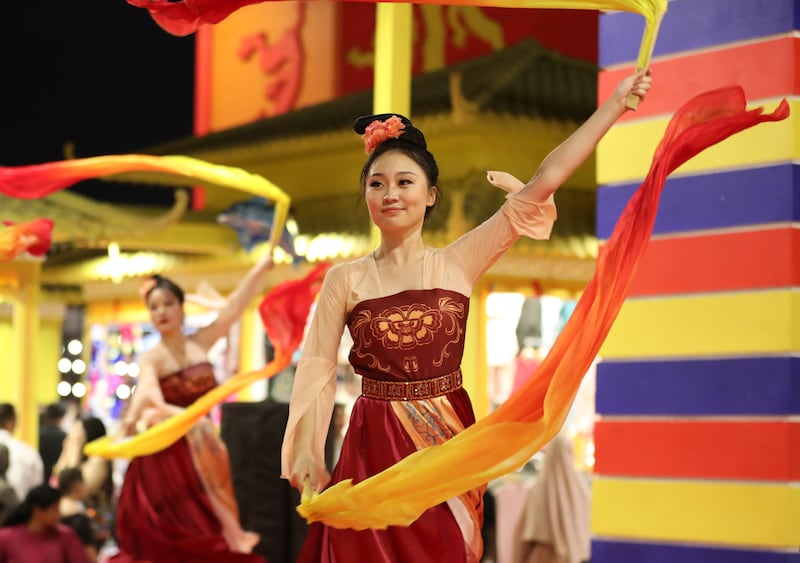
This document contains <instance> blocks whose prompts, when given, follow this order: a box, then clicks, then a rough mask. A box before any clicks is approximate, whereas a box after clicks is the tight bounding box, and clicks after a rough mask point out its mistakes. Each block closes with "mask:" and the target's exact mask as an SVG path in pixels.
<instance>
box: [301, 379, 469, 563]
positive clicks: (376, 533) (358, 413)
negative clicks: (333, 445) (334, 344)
mask: <svg viewBox="0 0 800 563" xmlns="http://www.w3.org/2000/svg"><path fill="white" fill-rule="evenodd" d="M448 399H449V400H450V402H451V404H452V405H453V407H454V408H455V411H456V413H457V414H458V417H459V419H460V420H461V422H462V423H463V424H464V426H465V427H466V426H469V425H471V424H472V423H474V422H475V417H474V414H473V412H472V405H471V403H470V401H469V397H468V396H467V393H466V392H465V391H464V390H463V389H459V390H457V391H454V392H453V393H450V394H449V396H448ZM414 451H416V447H415V445H414V443H413V442H412V441H411V438H410V437H409V436H408V434H407V432H406V431H405V429H404V428H403V426H402V424H401V423H400V421H399V420H398V418H397V416H396V415H395V414H394V411H393V410H392V407H391V403H390V402H389V401H382V400H378V399H369V398H366V397H363V396H362V397H359V398H358V399H357V400H356V402H355V405H354V406H353V413H352V414H351V416H350V424H349V426H348V429H347V434H346V435H345V437H344V440H343V442H342V451H341V454H340V456H339V461H338V463H337V464H336V467H335V468H334V470H333V474H332V475H331V482H330V484H329V486H330V485H332V484H334V483H338V482H339V481H341V480H343V479H353V482H354V483H358V482H359V481H363V480H364V479H366V478H367V477H370V476H372V475H374V474H376V473H378V472H380V471H383V470H384V469H386V468H387V467H389V466H391V465H393V464H394V463H396V462H397V461H399V460H400V459H403V458H404V457H406V456H407V455H409V454H411V453H413V452H414ZM442 478H443V479H446V478H447V476H446V475H443V476H442ZM466 560H467V556H466V549H465V545H464V538H463V536H462V534H461V530H460V529H459V527H458V524H457V523H456V520H455V518H454V517H453V514H452V512H450V508H448V506H447V504H444V503H443V504H439V505H436V506H434V507H432V508H429V509H428V510H426V511H425V512H424V513H423V514H422V516H420V517H419V518H418V519H417V520H416V521H415V522H414V523H413V524H411V525H410V526H408V527H399V526H391V527H389V528H387V529H386V530H361V531H358V530H350V529H344V530H342V529H337V528H331V527H329V526H326V525H324V524H322V523H319V522H315V523H314V524H312V525H311V526H310V528H309V532H308V536H307V537H306V541H305V543H304V544H303V549H302V551H301V553H300V557H299V558H298V560H297V562H298V563H316V562H320V563H392V562H394V563H408V562H412V561H413V562H414V563H464V561H466Z"/></svg>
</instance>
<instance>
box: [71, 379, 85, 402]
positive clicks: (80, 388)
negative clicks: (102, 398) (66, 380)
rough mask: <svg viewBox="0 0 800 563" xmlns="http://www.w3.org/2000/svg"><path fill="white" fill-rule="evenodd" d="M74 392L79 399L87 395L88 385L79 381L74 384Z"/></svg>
mask: <svg viewBox="0 0 800 563" xmlns="http://www.w3.org/2000/svg"><path fill="white" fill-rule="evenodd" d="M72 394H73V395H75V396H76V397H78V398H79V399H80V398H81V397H83V396H84V395H86V385H84V384H83V383H81V382H80V381H78V382H77V383H74V384H73V385H72Z"/></svg>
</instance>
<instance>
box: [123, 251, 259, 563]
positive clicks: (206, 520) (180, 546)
mask: <svg viewBox="0 0 800 563" xmlns="http://www.w3.org/2000/svg"><path fill="white" fill-rule="evenodd" d="M271 268H272V258H271V257H270V256H269V255H266V256H265V257H264V258H262V259H261V260H259V261H258V262H256V264H255V265H254V266H253V267H252V268H251V269H250V271H249V272H248V274H247V275H246V276H245V277H244V278H243V279H242V280H241V282H240V283H239V285H238V287H237V288H236V289H235V290H234V291H233V292H232V293H231V295H230V297H229V298H228V300H227V304H226V305H225V306H224V307H223V308H222V309H220V311H219V313H218V315H217V318H216V319H215V320H214V321H213V322H211V324H209V325H207V326H204V327H202V328H199V329H198V330H197V332H195V333H193V334H191V335H188V336H187V335H186V334H185V333H184V310H183V302H184V293H183V290H182V289H181V288H180V287H179V286H178V285H176V284H175V283H174V282H173V281H171V280H169V279H167V278H164V277H161V276H155V277H153V278H150V279H148V280H146V281H145V283H144V285H143V286H142V290H141V293H142V297H143V299H144V301H145V304H146V305H147V309H148V310H149V312H150V319H151V321H152V323H153V326H154V327H155V329H156V330H157V331H158V332H159V334H160V336H161V341H160V342H159V343H158V344H156V345H155V346H154V347H153V348H151V349H150V350H148V351H146V352H145V353H144V354H142V356H141V359H140V361H139V368H140V370H139V378H138V383H137V386H136V392H135V393H134V394H133V397H132V399H131V403H130V405H129V408H128V409H127V411H126V413H125V415H124V416H123V421H122V422H123V428H122V431H123V434H130V433H133V432H134V431H136V432H142V431H144V430H146V429H147V428H148V427H149V426H151V425H153V424H157V423H159V422H161V421H164V420H167V419H168V418H169V417H171V416H173V415H175V414H178V413H180V412H182V411H183V409H185V408H186V407H188V406H189V405H191V404H192V403H193V402H194V401H195V400H197V399H198V398H199V397H201V396H202V395H204V394H205V393H207V392H208V391H210V390H211V389H213V388H214V387H215V386H216V385H217V381H216V378H215V375H214V370H213V366H212V365H211V363H210V362H209V359H208V350H209V348H211V346H212V345H213V344H214V343H215V342H216V341H217V340H219V339H220V338H222V337H223V336H225V335H227V334H228V331H229V330H230V327H231V326H232V325H233V323H234V322H236V320H238V319H239V317H240V316H241V314H242V313H243V312H244V310H245V307H247V305H248V304H250V302H251V301H252V300H253V299H254V298H255V297H256V295H258V293H259V292H260V290H261V287H262V283H263V276H264V274H266V273H267V271H269V270H270V269H271ZM116 537H117V540H118V544H119V549H120V552H119V554H118V555H116V556H115V557H114V558H112V561H115V562H117V561H118V562H120V563H127V562H135V561H140V560H146V561H154V562H158V563H173V562H176V563H177V562H184V561H186V562H189V561H191V562H193V563H195V562H196V563H201V562H202V563H212V562H213V563H216V562H219V563H223V562H224V563H234V562H236V563H256V562H263V558H262V557H261V556H260V555H257V554H255V553H252V550H253V548H254V547H255V546H256V544H257V543H258V541H259V537H258V534H255V533H252V532H245V531H244V530H242V528H241V526H240V523H239V509H238V505H237V502H236V498H235V496H234V492H233V480H232V477H231V473H230V464H229V460H228V450H227V448H226V447H225V444H224V443H223V442H222V440H221V439H220V438H219V435H218V432H217V429H216V428H215V427H214V425H213V424H212V422H211V421H210V420H209V419H208V418H201V419H200V420H199V421H198V422H196V423H195V424H194V426H193V427H192V428H191V430H189V432H188V433H187V434H186V435H185V436H184V437H183V438H181V439H180V440H178V441H177V442H175V443H173V444H172V445H170V446H169V447H167V448H165V449H163V450H161V451H158V452H156V453H154V454H151V455H145V456H140V457H137V458H134V459H133V460H132V461H131V463H130V465H128V469H127V471H126V473H125V478H124V481H123V484H122V491H121V493H120V498H119V502H118V504H117V512H116Z"/></svg>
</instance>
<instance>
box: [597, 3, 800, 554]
mask: <svg viewBox="0 0 800 563" xmlns="http://www.w3.org/2000/svg"><path fill="white" fill-rule="evenodd" d="M798 22H800V0H674V1H672V2H670V3H669V9H668V12H667V14H666V16H665V18H664V20H663V23H662V27H661V30H660V32H659V36H658V39H657V42H656V48H655V53H654V57H655V58H654V62H653V65H652V68H653V77H654V81H655V82H654V86H653V90H652V91H651V93H650V94H649V95H648V98H647V100H646V102H645V103H644V104H642V106H641V107H640V109H639V111H638V112H636V113H629V114H628V115H626V116H625V117H624V118H623V119H622V120H621V121H620V122H619V123H618V124H617V125H616V126H615V127H614V129H612V131H610V132H609V134H608V135H607V136H606V138H605V139H604V140H603V142H602V143H601V145H600V147H598V151H597V158H598V160H597V173H598V184H599V185H600V188H599V191H598V205H597V235H598V238H600V239H601V240H603V239H607V238H608V236H609V235H610V233H611V230H612V229H613V226H614V224H615V222H616V220H617V218H618V217H619V214H620V212H621V210H622V208H623V206H624V205H625V203H626V202H627V200H628V198H629V197H630V195H631V194H632V193H633V191H634V190H635V189H636V188H637V187H638V185H639V183H640V182H641V180H642V179H643V178H644V175H645V174H646V172H647V169H648V167H649V164H650V160H651V157H652V154H653V151H654V149H655V146H656V144H657V143H658V141H659V140H660V138H661V136H662V134H663V132H664V129H665V126H666V124H667V122H668V120H669V118H670V116H671V115H672V113H673V112H674V111H675V110H676V109H677V108H678V107H679V106H680V105H682V104H683V103H684V102H686V101H688V100H689V99H690V98H692V97H694V96H695V95H697V94H699V93H701V92H703V91H707V90H712V89H715V88H720V87H724V86H729V85H732V84H739V85H741V86H742V87H743V88H744V90H745V93H746V95H747V99H748V101H749V103H750V104H752V105H753V106H755V105H759V106H765V107H766V108H767V110H772V109H773V108H774V107H775V106H776V105H777V102H778V101H779V100H780V99H781V98H783V97H786V98H788V99H789V101H790V105H791V111H792V115H791V116H790V117H789V119H787V120H785V121H782V122H779V123H775V124H764V125H760V126H757V127H755V128H753V129H751V130H748V131H745V132H743V133H741V134H739V135H736V136H734V137H733V138H731V139H728V140H727V141H725V142H723V143H721V144H719V145H717V146H715V147H712V148H711V149H709V150H707V151H705V152H704V153H703V154H701V155H699V156H698V157H696V158H695V159H693V160H691V161H690V162H688V163H686V164H685V165H684V166H683V167H681V168H680V169H679V170H678V171H676V172H675V173H674V174H673V175H672V177H671V178H670V179H669V180H668V182H667V186H666V188H665V190H664V193H663V196H662V199H661V205H660V208H659V215H658V219H657V221H656V225H655V230H654V237H653V240H652V242H651V244H650V245H649V247H648V250H647V254H646V255H645V257H644V258H643V260H642V263H641V265H640V267H639V269H638V271H637V276H636V279H635V282H634V285H633V287H632V289H631V296H630V297H629V299H628V300H627V301H626V303H625V306H624V307H623V310H622V312H621V313H620V316H619V318H618V319H617V322H616V323H615V325H614V328H613V329H612V332H611V334H610V335H609V337H608V339H607V341H606V343H605V345H604V347H603V349H602V350H601V358H602V362H601V363H600V364H599V366H598V372H597V412H598V415H599V418H598V421H597V424H596V427H595V445H596V466H595V476H594V480H593V488H592V499H593V506H592V534H593V541H592V563H672V562H678V561H680V562H682V563H701V562H702V563H722V562H725V563H731V562H735V563H745V562H747V563H790V562H791V563H798V562H800V486H798V484H799V483H800V422H799V421H798V414H800V291H798V288H800V228H798V221H800V169H798V165H797V164H796V163H798V162H800V146H798V145H799V144H800V103H798V93H799V92H800V37H799V36H798V34H797V31H796V30H797V29H798V28H799V26H798ZM642 29H643V21H641V18H640V17H639V16H636V15H632V14H628V13H609V14H604V15H603V16H601V18H600V34H599V36H600V39H599V41H600V45H599V59H600V65H601V67H602V68H603V71H602V72H601V76H600V81H599V96H600V99H604V98H605V97H606V96H607V95H608V93H610V91H611V90H612V89H613V87H614V86H615V85H616V84H617V83H618V81H619V80H620V79H621V78H622V77H623V76H625V75H626V74H628V73H629V72H631V69H632V68H633V66H634V58H635V55H636V53H637V50H638V44H639V41H640V39H641V34H642Z"/></svg>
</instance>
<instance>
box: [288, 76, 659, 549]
mask: <svg viewBox="0 0 800 563" xmlns="http://www.w3.org/2000/svg"><path fill="white" fill-rule="evenodd" d="M650 83H651V79H650V76H649V72H645V71H641V72H637V73H635V74H632V75H631V76H628V77H626V78H625V79H624V80H622V81H621V82H620V83H619V85H618V86H617V88H616V89H615V91H614V93H613V94H612V95H611V96H609V98H608V99H607V100H606V101H604V102H603V103H602V104H601V105H600V107H599V108H598V109H597V110H596V111H595V112H594V113H593V114H592V116H591V117H589V119H588V120H587V121H586V122H585V123H584V124H583V125H581V126H580V128H578V130H577V131H576V132H575V133H573V134H572V135H571V136H570V137H569V138H568V139H567V140H566V141H564V142H563V143H562V144H561V145H559V146H558V147H556V148H555V149H554V150H553V151H552V152H550V154H549V155H548V156H547V157H545V159H544V160H543V161H542V162H541V164H540V165H539V167H538V170H537V171H536V173H535V174H534V175H533V176H532V178H531V180H530V181H529V182H528V183H527V184H523V183H522V182H520V181H519V180H516V178H513V177H510V175H507V174H503V173H495V172H490V173H489V180H490V182H492V183H493V184H494V185H496V186H497V187H500V188H502V189H504V190H506V191H508V192H509V196H508V198H507V200H506V202H505V203H504V205H503V206H502V207H501V208H500V209H499V210H497V211H496V212H495V213H494V215H492V216H491V217H490V218H489V219H487V220H486V221H485V222H484V223H482V224H481V225H479V226H477V227H475V228H474V229H472V230H471V231H469V232H468V233H466V234H464V235H463V236H461V237H460V238H459V239H458V240H456V241H454V242H453V243H451V244H450V245H448V246H446V247H444V248H431V247H428V246H427V245H426V244H425V242H424V240H423V236H422V230H423V224H424V221H425V218H426V217H427V216H428V215H429V214H430V212H431V211H432V210H433V208H434V206H435V205H436V202H437V201H438V200H439V199H440V198H441V191H440V186H439V179H438V176H439V169H438V165H437V163H436V160H435V158H434V157H433V155H432V154H431V153H430V152H429V151H428V149H427V142H426V140H425V137H424V135H423V134H422V132H421V131H420V130H419V129H417V128H416V127H414V125H413V124H412V123H411V121H410V120H409V119H408V118H406V117H403V116H401V115H397V114H381V115H373V116H367V117H363V118H359V119H358V120H356V122H355V124H354V129H355V131H356V132H357V133H360V134H362V138H363V140H364V143H365V151H366V153H367V154H368V155H370V156H369V157H368V158H367V160H366V162H365V164H364V167H363V168H362V172H361V190H362V195H363V197H364V199H365V201H366V205H367V209H368V211H369V215H370V219H371V220H372V224H373V225H374V226H375V227H376V228H377V229H378V230H379V231H380V244H379V246H378V248H377V249H376V250H375V251H374V252H372V253H370V254H368V255H367V256H364V257H362V258H359V259H356V260H353V261H351V262H347V263H343V264H337V265H336V266H334V267H332V268H331V269H330V270H328V272H327V274H326V276H325V280H324V282H323V285H322V290H321V292H320V294H319V299H318V301H317V306H316V309H315V312H314V317H313V319H312V321H311V325H310V327H309V329H308V335H307V338H306V342H305V344H304V347H303V352H302V356H301V358H300V361H299V363H298V366H297V371H296V374H295V381H294V385H293V388H292V398H291V403H290V408H289V420H288V423H287V427H286V432H285V436H284V442H283V450H282V455H281V462H282V474H283V476H284V477H285V478H287V479H289V481H290V482H291V483H292V485H294V486H295V487H297V488H298V489H301V490H302V489H312V490H316V491H320V490H322V489H323V488H325V487H326V486H328V485H335V484H336V483H340V482H342V481H345V480H348V479H352V480H353V482H356V483H358V482H361V481H364V480H365V479H368V478H369V477H371V476H373V475H375V474H377V473H379V472H381V471H382V470H384V469H387V468H389V467H391V466H392V465H394V464H395V463H397V462H398V461H400V460H401V459H403V458H405V457H407V456H409V455H411V454H412V453H414V452H415V451H417V450H420V449H423V448H426V447H429V446H432V445H435V444H441V443H444V442H446V441H447V440H449V439H450V438H451V437H453V436H455V435H456V434H458V433H459V432H461V431H463V430H464V429H465V428H466V427H468V426H470V425H471V424H473V423H474V422H475V415H474V412H473V410H472V405H471V402H470V399H469V396H468V395H467V392H466V391H465V390H464V388H463V386H462V380H461V369H460V364H461V358H462V355H463V351H464V343H465V340H466V339H465V330H466V325H467V315H468V310H469V302H470V295H471V293H472V288H473V285H474V284H475V283H476V282H477V280H478V279H479V278H480V277H481V275H483V273H484V272H486V270H487V269H489V268H490V267H491V266H492V265H493V264H494V263H495V262H496V261H497V260H498V258H499V257H500V256H501V255H502V254H503V252H505V251H506V250H508V248H510V247H511V245H512V244H514V242H515V241H516V240H517V239H519V238H520V237H521V236H528V237H531V238H534V239H545V238H548V237H549V235H550V231H551V228H552V225H553V222H554V220H555V218H556V208H555V203H554V199H553V195H554V193H555V192H556V190H558V188H559V187H560V186H561V185H562V184H563V183H564V182H565V181H566V180H567V179H568V178H569V177H570V176H571V175H572V174H573V172H574V171H575V170H576V169H577V168H578V167H579V166H580V165H581V164H582V163H583V162H584V161H585V160H586V158H588V157H589V156H590V155H591V154H592V152H593V151H594V149H595V147H596V146H597V143H598V142H599V141H600V139H601V138H602V137H603V135H605V133H606V132H607V131H608V130H609V129H610V128H611V126H612V125H613V124H614V123H615V122H616V121H617V119H619V118H620V117H621V116H622V115H623V113H625V111H626V107H625V99H626V97H627V96H628V95H629V94H634V95H637V96H640V97H642V96H644V95H645V93H646V92H647V90H648V89H649V87H650ZM345 326H347V327H348V328H349V331H350V335H351V336H352V338H353V346H352V348H351V351H350V355H349V360H350V363H351V364H352V365H353V368H354V370H355V372H356V373H358V374H360V375H361V376H362V380H361V381H362V393H361V396H360V397H358V399H356V401H355V404H354V405H353V410H352V414H351V416H350V423H349V424H348V426H347V431H346V433H345V436H344V439H343V442H342V448H341V454H340V456H339V460H338V463H337V464H336V467H335V468H334V470H333V474H332V475H328V473H327V470H326V468H325V462H324V459H325V458H324V450H325V436H326V434H327V428H328V426H329V424H330V420H331V415H332V412H333V407H334V401H335V395H336V371H337V370H336V364H337V358H338V348H339V344H340V342H341V338H342V333H343V331H344V327H345ZM453 471H454V472H455V471H458V468H456V467H454V468H453ZM441 479H443V480H446V479H448V475H447V474H443V475H441ZM409 486H413V484H409ZM484 489H485V486H479V487H476V488H475V489H473V490H471V491H467V492H465V493H463V494H461V495H459V496H458V497H457V498H452V499H449V500H448V501H446V502H444V503H441V504H439V505H436V506H433V507H431V508H429V509H428V510H427V511H425V512H424V513H423V514H422V515H421V516H420V517H419V518H418V519H417V520H416V521H414V522H413V523H412V524H410V525H409V526H406V527H402V526H390V527H389V528H388V529H384V530H373V529H365V530H354V529H337V528H334V527H330V526H326V525H324V524H322V523H319V522H315V523H313V524H312V525H311V527H310V529H309V533H308V535H307V537H306V541H305V544H304V546H303V551H302V553H301V554H300V557H299V559H298V561H299V562H302V563H305V562H318V561H323V562H325V563H336V562H339V563H359V562H365V563H372V562H374V561H381V562H383V563H389V562H398V563H405V562H407V561H413V562H414V563H424V562H430V563H445V562H452V563H464V562H470V563H471V562H475V561H479V560H480V558H481V555H482V551H483V543H482V540H481V527H482V523H483V504H482V501H483V492H484Z"/></svg>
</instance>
